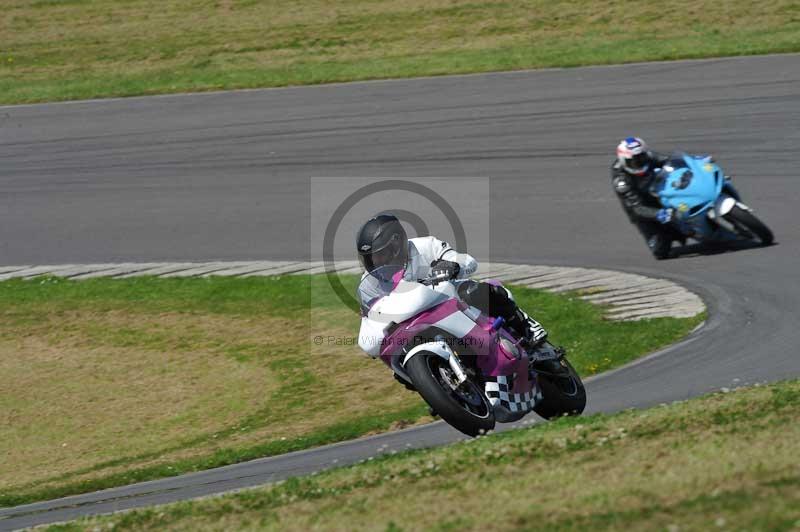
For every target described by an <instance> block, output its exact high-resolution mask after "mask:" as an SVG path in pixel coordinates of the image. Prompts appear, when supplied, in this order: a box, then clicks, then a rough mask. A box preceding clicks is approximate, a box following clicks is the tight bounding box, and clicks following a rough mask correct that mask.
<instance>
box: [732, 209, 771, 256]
mask: <svg viewBox="0 0 800 532" xmlns="http://www.w3.org/2000/svg"><path fill="white" fill-rule="evenodd" d="M725 218H726V219H727V220H728V221H730V222H731V223H732V224H733V225H734V226H736V228H737V229H738V228H740V227H743V228H744V229H745V230H747V231H748V232H750V233H752V234H754V235H756V237H757V238H758V240H759V241H760V242H761V244H763V245H765V246H768V245H770V244H772V241H773V240H774V239H775V237H774V236H773V234H772V231H770V229H769V227H767V226H766V224H764V222H762V221H761V220H759V219H758V218H757V217H756V215H755V214H753V213H752V212H751V211H747V210H744V209H742V208H741V207H739V206H738V205H735V206H734V207H733V209H731V211H730V212H729V213H728V214H726V215H725Z"/></svg>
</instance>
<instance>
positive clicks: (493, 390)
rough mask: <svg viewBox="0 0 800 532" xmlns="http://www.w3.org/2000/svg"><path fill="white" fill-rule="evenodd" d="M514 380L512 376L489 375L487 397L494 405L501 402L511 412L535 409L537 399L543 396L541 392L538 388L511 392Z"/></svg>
mask: <svg viewBox="0 0 800 532" xmlns="http://www.w3.org/2000/svg"><path fill="white" fill-rule="evenodd" d="M513 386H514V381H513V379H511V378H510V377H487V379H486V388H485V389H486V397H487V398H489V402H490V403H491V404H492V406H496V405H497V404H500V406H503V407H505V408H507V409H508V410H509V411H510V412H528V411H530V410H533V407H534V406H535V405H536V401H538V400H539V399H540V398H541V393H540V392H539V391H538V390H537V391H536V393H535V394H534V393H533V391H530V392H526V393H511V392H509V390H510V389H511V388H513Z"/></svg>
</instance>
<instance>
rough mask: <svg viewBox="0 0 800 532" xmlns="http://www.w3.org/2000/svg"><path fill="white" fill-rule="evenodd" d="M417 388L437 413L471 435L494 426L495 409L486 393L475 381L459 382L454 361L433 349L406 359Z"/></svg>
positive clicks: (408, 371)
mask: <svg viewBox="0 0 800 532" xmlns="http://www.w3.org/2000/svg"><path fill="white" fill-rule="evenodd" d="M405 369H406V372H407V373H408V376H409V377H411V380H412V381H414V386H415V387H416V388H417V392H419V394H420V395H421V396H422V398H423V399H425V402H426V403H428V405H429V406H430V407H431V408H432V409H433V411H434V412H436V414H437V415H438V416H439V417H441V418H442V419H443V420H445V421H447V422H448V423H449V424H450V425H452V426H453V427H455V428H456V429H458V430H460V431H461V432H463V433H464V434H466V435H468V436H478V435H479V434H482V433H485V432H486V431H489V430H492V429H493V428H494V412H493V411H492V406H491V405H490V404H489V400H488V399H487V398H486V394H484V393H483V390H481V389H480V387H479V386H477V385H476V384H475V383H473V382H472V381H467V382H465V383H464V384H462V385H461V386H460V387H458V388H456V386H455V382H456V380H455V374H454V373H453V370H452V369H451V368H450V364H449V363H448V362H447V361H446V360H444V359H443V358H441V357H439V356H437V355H435V354H434V353H431V352H429V351H422V352H420V353H417V354H416V355H414V356H413V357H411V359H410V360H409V361H408V362H407V363H406V366H405Z"/></svg>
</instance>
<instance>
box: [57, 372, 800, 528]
mask: <svg viewBox="0 0 800 532" xmlns="http://www.w3.org/2000/svg"><path fill="white" fill-rule="evenodd" d="M799 422H800V382H798V381H793V382H785V383H779V384H775V385H770V386H763V387H753V388H749V389H741V390H737V391H734V392H732V393H717V394H712V395H710V396H706V397H703V398H699V399H693V400H690V401H683V402H678V403H673V404H671V405H665V406H663V407H660V408H654V409H651V410H644V411H628V412H625V413H621V414H616V415H611V416H603V415H595V416H591V417H586V418H574V419H562V420H558V421H555V422H552V423H548V424H544V425H538V426H534V427H532V428H529V429H525V430H519V431H513V432H510V433H503V434H497V435H491V436H488V437H483V438H479V439H477V440H473V441H469V442H466V443H460V444H455V445H452V446H449V447H445V448H440V449H435V450H428V451H417V452H409V453H403V454H400V455H396V456H386V457H382V458H378V459H375V460H372V461H369V462H367V463H365V464H361V465H357V466H353V467H348V468H343V469H338V470H333V471H329V472H325V473H322V474H318V475H316V476H312V477H305V478H296V479H292V480H289V481H286V482H283V483H280V484H277V485H273V486H269V487H264V488H258V489H253V490H248V491H245V492H240V493H236V494H231V495H227V496H222V497H215V498H209V499H205V500H199V501H189V502H182V503H176V504H172V505H167V506H160V507H153V508H147V509H142V510H135V511H131V512H127V513H123V514H117V515H113V516H105V517H97V518H93V519H87V520H81V521H77V522H72V523H69V524H65V525H58V526H52V527H50V530H64V531H69V530H94V529H98V528H99V529H102V528H103V527H105V526H108V527H109V528H112V529H113V530H153V529H170V530H197V529H202V530H245V529H246V530H303V531H305V530H312V529H317V528H324V529H325V530H348V531H349V530H387V531H388V530H391V531H400V530H421V529H425V530H441V531H444V530H486V529H491V530H623V529H624V530H669V531H676V530H681V531H687V530H697V531H707V530H797V529H798V528H800V465H798V461H797V456H798V455H799V454H800V423H799Z"/></svg>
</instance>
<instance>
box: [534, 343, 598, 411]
mask: <svg viewBox="0 0 800 532" xmlns="http://www.w3.org/2000/svg"><path fill="white" fill-rule="evenodd" d="M561 361H562V363H563V365H564V366H565V367H566V368H567V370H568V374H566V375H564V376H556V375H550V374H544V373H539V374H538V378H539V387H540V388H541V390H542V400H541V401H539V403H538V404H537V405H536V406H535V407H534V409H533V411H534V412H536V413H537V414H539V415H540V416H542V417H543V418H545V419H551V418H554V417H559V416H577V415H579V414H580V413H582V412H583V409H584V408H586V388H584V386H583V381H581V378H580V376H579V375H578V372H577V371H575V368H573V367H572V364H570V363H569V361H568V360H567V359H566V358H562V359H561Z"/></svg>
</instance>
